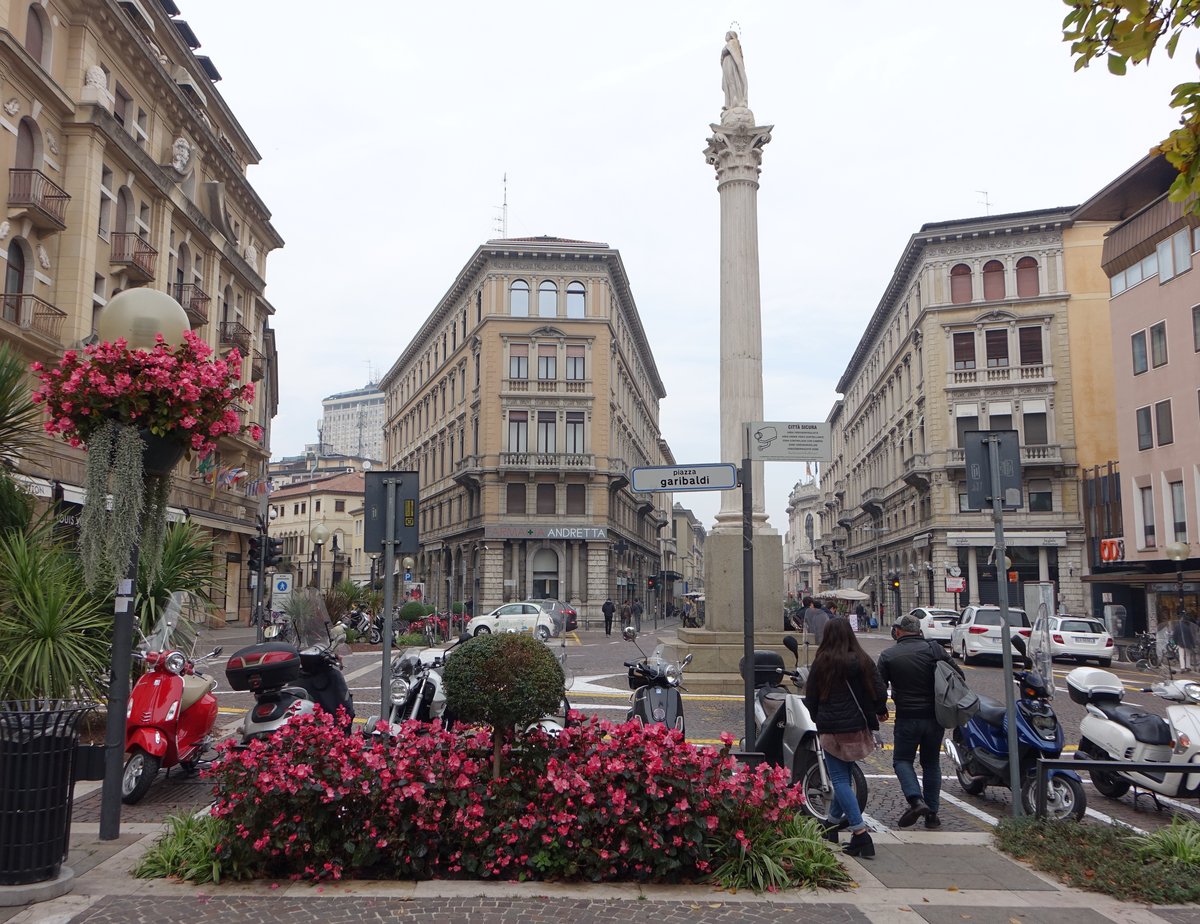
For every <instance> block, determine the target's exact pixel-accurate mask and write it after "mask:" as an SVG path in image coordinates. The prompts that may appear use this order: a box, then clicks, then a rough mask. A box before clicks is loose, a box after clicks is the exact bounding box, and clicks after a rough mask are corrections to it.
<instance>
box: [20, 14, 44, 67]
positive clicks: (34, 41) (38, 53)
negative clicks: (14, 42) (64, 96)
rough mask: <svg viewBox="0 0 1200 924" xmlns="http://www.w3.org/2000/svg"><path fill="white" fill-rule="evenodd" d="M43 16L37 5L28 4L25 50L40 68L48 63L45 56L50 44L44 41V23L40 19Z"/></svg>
mask: <svg viewBox="0 0 1200 924" xmlns="http://www.w3.org/2000/svg"><path fill="white" fill-rule="evenodd" d="M44 15H45V14H44V13H43V12H42V10H41V9H40V8H39V6H38V4H36V3H33V4H30V6H29V14H28V15H27V16H26V17H25V50H26V51H27V52H29V56H30V57H31V58H33V60H34V61H36V62H37V63H38V64H40V65H42V67H46V66H47V65H48V64H49V63H50V61H49V55H47V54H46V52H48V51H49V50H50V43H49V42H47V41H46V23H45V21H44V20H43V19H42V17H43V16H44Z"/></svg>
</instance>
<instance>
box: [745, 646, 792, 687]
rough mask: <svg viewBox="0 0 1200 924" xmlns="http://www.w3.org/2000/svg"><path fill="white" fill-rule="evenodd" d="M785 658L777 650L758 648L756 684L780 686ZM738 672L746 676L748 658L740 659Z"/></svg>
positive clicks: (755, 665)
mask: <svg viewBox="0 0 1200 924" xmlns="http://www.w3.org/2000/svg"><path fill="white" fill-rule="evenodd" d="M781 670H783V658H782V657H781V656H780V654H779V652H777V651H766V650H757V651H755V652H754V685H755V686H756V687H766V686H771V687H774V686H778V685H779V684H781V683H782V682H783V674H781V673H780V671H781ZM738 673H739V674H741V675H742V676H743V677H745V676H746V659H745V658H741V659H740V660H739V661H738Z"/></svg>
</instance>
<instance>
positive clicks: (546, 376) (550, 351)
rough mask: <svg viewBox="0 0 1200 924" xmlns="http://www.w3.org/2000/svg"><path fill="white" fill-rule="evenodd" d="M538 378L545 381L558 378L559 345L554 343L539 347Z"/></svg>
mask: <svg viewBox="0 0 1200 924" xmlns="http://www.w3.org/2000/svg"><path fill="white" fill-rule="evenodd" d="M538 378H539V379H542V380H543V381H546V380H553V379H556V378H558V347H556V346H555V345H554V344H552V343H551V344H542V345H541V346H539V347H538Z"/></svg>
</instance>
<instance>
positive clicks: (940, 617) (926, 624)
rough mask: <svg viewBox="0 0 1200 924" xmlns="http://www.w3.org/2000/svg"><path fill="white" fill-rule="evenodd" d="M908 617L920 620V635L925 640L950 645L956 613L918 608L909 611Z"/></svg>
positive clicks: (955, 622)
mask: <svg viewBox="0 0 1200 924" xmlns="http://www.w3.org/2000/svg"><path fill="white" fill-rule="evenodd" d="M909 615H910V616H916V617H917V619H919V620H921V634H922V635H923V636H925V638H928V639H933V641H935V642H941V643H942V644H943V645H949V644H950V636H951V635H953V634H954V627H955V626H956V625H957V624H958V613H957V611H955V610H939V609H937V608H935V607H932V606H918V607H917V608H916V609H913V610H909Z"/></svg>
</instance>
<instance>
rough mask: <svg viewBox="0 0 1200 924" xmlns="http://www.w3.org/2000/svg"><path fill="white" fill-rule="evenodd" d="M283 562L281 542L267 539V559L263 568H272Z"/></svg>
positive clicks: (269, 537) (270, 538) (280, 540)
mask: <svg viewBox="0 0 1200 924" xmlns="http://www.w3.org/2000/svg"><path fill="white" fill-rule="evenodd" d="M282 560H283V540H282V539H276V538H274V537H272V536H268V537H267V559H266V561H265V562H263V567H265V568H274V567H275V566H276V565H278V564H279V563H280V562H281V561H282Z"/></svg>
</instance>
